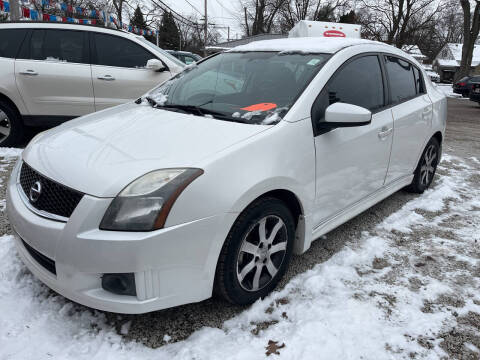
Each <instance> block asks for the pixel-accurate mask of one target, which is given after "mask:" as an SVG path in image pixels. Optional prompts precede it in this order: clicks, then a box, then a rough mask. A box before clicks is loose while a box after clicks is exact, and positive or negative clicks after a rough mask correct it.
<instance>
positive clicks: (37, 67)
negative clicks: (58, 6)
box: [0, 23, 185, 146]
mask: <svg viewBox="0 0 480 360" xmlns="http://www.w3.org/2000/svg"><path fill="white" fill-rule="evenodd" d="M184 66H185V64H183V63H182V62H181V61H179V60H178V59H176V58H175V57H173V56H172V55H170V54H168V53H167V52H166V51H164V50H162V49H160V48H159V47H157V46H155V45H154V44H152V43H150V42H149V41H147V40H146V39H145V38H143V37H141V36H137V35H134V34H131V33H127V32H124V31H119V30H111V29H106V28H102V27H94V26H86V25H73V24H55V23H4V24H0V146H12V145H16V144H17V143H18V142H19V141H21V139H22V136H23V130H24V126H38V127H51V126H55V125H57V124H59V123H61V122H64V121H66V120H69V119H72V118H74V117H77V116H80V115H85V114H88V113H92V112H94V111H99V110H102V109H106V108H108V107H111V106H115V105H119V104H122V103H125V102H127V101H129V100H132V99H136V98H138V97H139V96H141V95H142V94H144V93H145V92H147V91H148V90H149V89H151V88H153V87H155V85H157V84H159V83H162V82H163V81H165V80H167V79H169V78H170V77H171V76H172V75H174V74H176V73H178V72H180V71H181V70H182V69H183V68H184Z"/></svg>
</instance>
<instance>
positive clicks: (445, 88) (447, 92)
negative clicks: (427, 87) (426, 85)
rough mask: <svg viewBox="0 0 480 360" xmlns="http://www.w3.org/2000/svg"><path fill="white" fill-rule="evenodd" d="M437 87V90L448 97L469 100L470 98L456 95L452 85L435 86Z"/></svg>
mask: <svg viewBox="0 0 480 360" xmlns="http://www.w3.org/2000/svg"><path fill="white" fill-rule="evenodd" d="M435 85H436V86H437V89H439V90H440V91H441V92H443V93H444V94H445V96H447V97H450V98H459V99H467V100H468V98H463V97H462V95H461V94H455V93H454V92H453V88H452V84H435Z"/></svg>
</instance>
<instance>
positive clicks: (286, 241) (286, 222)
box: [215, 198, 295, 305]
mask: <svg viewBox="0 0 480 360" xmlns="http://www.w3.org/2000/svg"><path fill="white" fill-rule="evenodd" d="M294 237H295V225H294V220H293V217H292V214H291V213H290V210H289V209H288V208H287V206H286V205H285V204H284V203H283V202H282V201H280V200H278V199H276V198H263V199H260V200H258V201H256V202H254V203H253V204H252V205H251V206H249V207H248V208H247V209H246V210H245V211H244V212H243V213H242V214H240V216H239V218H238V219H237V221H236V222H235V224H234V225H233V227H232V229H231V230H230V233H229V234H228V237H227V239H226V241H225V244H224V246H223V248H222V252H221V254H220V258H219V261H218V265H217V271H216V276H215V291H216V292H217V293H218V294H219V295H220V296H222V297H223V298H224V299H226V300H227V301H229V302H231V303H234V304H239V305H245V304H251V303H253V302H254V301H255V300H257V299H259V298H262V297H264V296H266V295H267V294H268V293H270V292H271V291H272V290H273V289H274V288H275V287H276V286H277V284H278V282H279V281H280V279H281V278H282V277H283V275H284V274H285V271H286V270H287V267H288V264H289V262H290V257H291V254H292V249H293V241H294Z"/></svg>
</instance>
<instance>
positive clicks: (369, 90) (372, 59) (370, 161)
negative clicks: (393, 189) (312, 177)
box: [312, 55, 393, 226]
mask: <svg viewBox="0 0 480 360" xmlns="http://www.w3.org/2000/svg"><path fill="white" fill-rule="evenodd" d="M379 61H380V59H379V57H378V56H377V55H363V56H360V57H355V58H353V59H352V60H350V61H349V62H347V63H346V64H344V65H343V66H342V67H341V68H340V69H339V70H338V71H337V72H336V73H335V74H334V75H333V76H332V78H331V79H330V80H329V82H328V83H327V85H326V86H325V87H324V89H323V90H322V92H321V93H320V95H319V97H318V98H317V99H316V101H315V103H314V105H313V109H312V117H313V119H317V120H318V121H322V120H323V119H322V116H324V113H325V109H326V108H327V107H328V106H329V105H330V104H332V103H335V102H343V103H348V104H353V105H358V106H362V107H364V108H367V109H369V110H370V111H372V113H373V116H372V122H371V124H369V125H365V126H357V127H350V128H337V129H334V130H330V131H329V132H326V133H322V132H321V131H317V132H316V134H315V135H316V136H315V152H316V206H315V207H316V211H315V214H314V225H317V226H318V225H320V224H321V223H322V222H324V221H325V220H327V219H329V218H331V217H332V216H334V215H335V214H338V213H340V212H341V211H342V210H345V209H347V208H348V207H350V206H352V205H353V204H355V203H356V202H358V201H360V200H362V199H364V198H365V197H367V196H368V195H371V194H372V193H374V192H375V191H377V190H379V189H380V188H381V187H382V186H383V184H384V181H385V176H386V174H387V169H388V162H389V158H390V151H391V147H392V137H393V117H392V112H391V110H390V109H386V108H385V104H387V100H386V91H385V89H384V86H383V83H384V81H383V79H384V77H383V74H382V68H381V66H380V62H379ZM314 121H315V120H314ZM314 128H315V124H314Z"/></svg>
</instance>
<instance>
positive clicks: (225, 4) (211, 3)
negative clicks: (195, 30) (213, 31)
mask: <svg viewBox="0 0 480 360" xmlns="http://www.w3.org/2000/svg"><path fill="white" fill-rule="evenodd" d="M207 1H208V22H209V23H215V25H217V26H218V27H222V26H224V27H227V26H230V38H231V39H234V38H235V36H236V35H237V34H238V37H241V35H242V34H241V29H240V26H239V24H238V19H236V18H235V16H238V14H239V11H240V6H239V1H238V0H207ZM163 2H164V3H165V4H168V6H170V7H171V8H172V9H173V10H175V11H176V12H178V13H180V14H182V15H184V16H187V15H192V14H197V15H198V17H199V18H200V17H203V14H204V8H205V6H204V0H163ZM217 30H218V31H219V32H220V34H222V36H223V37H224V38H225V40H226V39H227V29H222V28H218V29H217Z"/></svg>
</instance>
